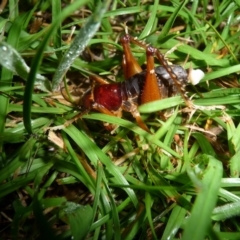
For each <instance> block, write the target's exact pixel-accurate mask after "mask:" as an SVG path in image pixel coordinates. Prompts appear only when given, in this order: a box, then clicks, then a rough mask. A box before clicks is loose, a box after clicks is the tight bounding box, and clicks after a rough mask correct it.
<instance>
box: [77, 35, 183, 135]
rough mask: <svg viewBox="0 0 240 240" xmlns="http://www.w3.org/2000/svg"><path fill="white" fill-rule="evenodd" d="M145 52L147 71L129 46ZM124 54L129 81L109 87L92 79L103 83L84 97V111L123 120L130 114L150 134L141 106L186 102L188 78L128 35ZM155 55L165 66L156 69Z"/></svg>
mask: <svg viewBox="0 0 240 240" xmlns="http://www.w3.org/2000/svg"><path fill="white" fill-rule="evenodd" d="M130 41H131V42H133V43H136V44H138V45H139V46H141V47H144V48H145V49H146V54H147V69H146V70H142V68H141V67H140V66H139V64H138V63H137V61H136V59H135V58H134V57H133V55H132V53H131V51H130V47H129V42H130ZM121 43H122V45H123V50H124V58H123V68H124V75H125V79H126V81H124V82H121V83H112V84H109V83H108V82H106V81H105V80H103V79H102V78H100V77H97V76H93V78H94V79H95V80H96V81H97V82H98V83H100V84H99V85H96V86H95V87H94V88H93V89H92V90H91V91H90V92H88V93H87V94H85V96H84V97H83V98H82V101H81V104H80V105H81V108H83V110H85V111H89V110H91V109H95V110H97V111H100V112H102V113H106V114H109V115H116V116H121V112H122V110H124V111H128V112H131V113H132V115H133V116H134V117H135V118H136V120H137V123H138V125H139V126H140V127H141V128H143V129H145V130H147V131H149V130H148V128H147V126H146V125H145V123H144V122H143V121H142V120H141V117H140V114H139V112H138V110H137V107H138V105H139V104H143V103H146V102H151V101H154V100H158V99H162V98H166V97H170V96H173V95H175V94H176V93H180V94H181V95H182V96H183V97H184V98H185V95H184V92H183V91H184V87H185V85H186V84H187V79H188V74H187V72H186V71H185V70H184V69H183V68H182V67H181V66H178V65H172V66H170V65H168V63H167V61H166V60H165V59H164V56H163V55H162V54H161V53H160V52H159V51H158V50H157V49H155V48H153V47H151V46H147V45H145V44H143V43H141V42H139V41H137V40H135V39H134V38H132V37H130V36H129V35H126V36H124V37H123V38H122V39H121ZM154 55H156V57H157V58H158V60H159V61H160V63H161V64H162V66H158V67H154Z"/></svg>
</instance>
